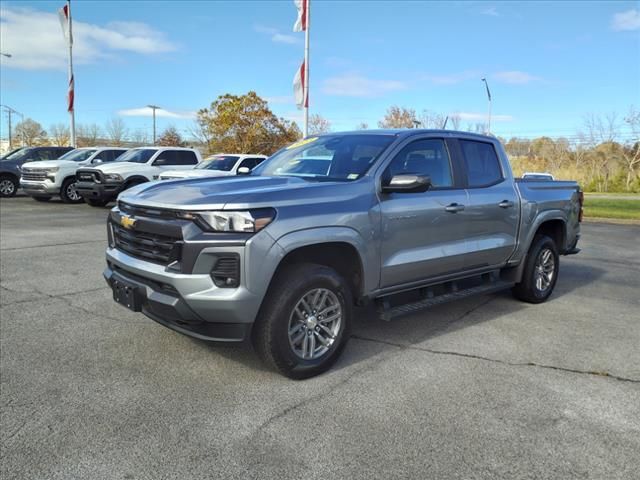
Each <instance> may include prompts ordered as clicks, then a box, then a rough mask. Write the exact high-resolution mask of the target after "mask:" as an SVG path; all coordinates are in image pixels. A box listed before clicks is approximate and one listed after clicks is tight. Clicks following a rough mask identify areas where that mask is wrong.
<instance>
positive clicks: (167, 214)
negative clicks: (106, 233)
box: [118, 201, 176, 219]
mask: <svg viewBox="0 0 640 480" xmlns="http://www.w3.org/2000/svg"><path fill="white" fill-rule="evenodd" d="M118 210H120V211H121V212H122V213H126V214H129V215H140V216H144V217H152V218H171V219H173V218H176V214H175V212H173V211H172V210H167V209H158V208H149V207H139V206H137V205H130V204H128V203H125V202H122V201H119V202H118Z"/></svg>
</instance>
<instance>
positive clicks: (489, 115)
mask: <svg viewBox="0 0 640 480" xmlns="http://www.w3.org/2000/svg"><path fill="white" fill-rule="evenodd" d="M482 81H483V82H484V86H485V87H486V88H487V100H488V101H489V114H488V115H487V133H491V92H490V91H489V84H488V83H487V79H486V78H484V77H483V78H482Z"/></svg>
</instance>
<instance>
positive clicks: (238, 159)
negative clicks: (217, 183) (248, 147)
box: [160, 153, 267, 180]
mask: <svg viewBox="0 0 640 480" xmlns="http://www.w3.org/2000/svg"><path fill="white" fill-rule="evenodd" d="M265 158H267V157H266V155H236V154H222V153H220V154H217V155H212V156H211V157H207V158H205V159H204V160H203V161H202V163H199V164H198V165H196V166H195V168H190V169H187V170H171V171H168V172H162V173H161V174H160V180H174V179H176V178H198V177H227V176H230V175H237V174H238V173H249V172H250V171H251V170H253V169H254V168H255V167H256V166H258V165H260V163H262V161H263V160H264V159H265ZM240 168H246V169H247V170H246V171H243V172H238V170H239V169H240Z"/></svg>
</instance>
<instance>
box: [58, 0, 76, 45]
mask: <svg viewBox="0 0 640 480" xmlns="http://www.w3.org/2000/svg"><path fill="white" fill-rule="evenodd" d="M58 17H59V18H60V26H61V27H62V34H63V35H64V38H65V39H66V40H67V41H68V42H69V44H70V45H72V44H73V38H72V36H71V29H70V28H69V23H70V22H69V5H68V4H67V5H65V6H64V7H62V8H61V9H59V10H58Z"/></svg>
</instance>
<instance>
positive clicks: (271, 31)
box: [253, 25, 302, 45]
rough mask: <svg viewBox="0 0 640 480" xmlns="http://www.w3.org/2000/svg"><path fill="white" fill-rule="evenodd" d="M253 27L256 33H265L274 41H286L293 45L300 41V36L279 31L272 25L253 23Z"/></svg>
mask: <svg viewBox="0 0 640 480" xmlns="http://www.w3.org/2000/svg"><path fill="white" fill-rule="evenodd" d="M253 29H254V30H255V31H256V32H258V33H264V34H265V35H269V36H270V37H271V41H272V42H275V43H286V44H289V45H295V44H298V43H300V42H301V41H302V38H301V37H297V36H295V35H287V34H285V33H281V32H280V30H278V29H277V28H273V27H265V26H264V25H255V26H254V27H253Z"/></svg>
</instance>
